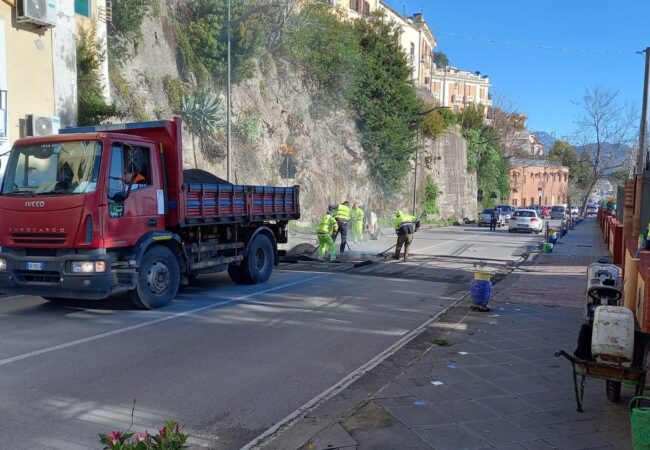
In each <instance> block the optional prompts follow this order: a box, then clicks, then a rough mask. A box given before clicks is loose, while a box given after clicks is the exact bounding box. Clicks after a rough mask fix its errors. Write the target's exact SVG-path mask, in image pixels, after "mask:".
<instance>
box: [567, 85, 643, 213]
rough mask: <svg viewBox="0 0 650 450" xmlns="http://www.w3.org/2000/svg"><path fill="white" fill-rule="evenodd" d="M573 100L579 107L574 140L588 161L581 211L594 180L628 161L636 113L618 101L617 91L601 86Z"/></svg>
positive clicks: (617, 169)
mask: <svg viewBox="0 0 650 450" xmlns="http://www.w3.org/2000/svg"><path fill="white" fill-rule="evenodd" d="M576 104H577V105H578V106H579V107H580V108H581V110H582V111H581V114H580V116H578V117H577V119H576V127H577V130H576V134H575V140H576V143H578V145H580V146H581V147H582V153H583V154H582V157H583V160H585V161H588V162H589V163H590V165H591V171H590V173H589V177H588V184H587V186H588V188H587V190H586V192H585V193H584V196H585V198H584V201H583V203H582V211H583V212H584V211H585V209H586V207H587V202H588V201H589V196H590V195H591V192H592V191H593V189H594V186H595V185H596V183H598V181H599V180H602V179H603V178H605V177H606V176H607V175H609V174H610V173H612V172H616V171H619V170H622V169H625V168H626V166H627V165H628V164H629V161H630V151H631V148H630V145H631V144H633V142H634V136H635V132H636V126H637V124H638V114H637V111H636V109H635V108H634V107H631V106H629V105H627V104H625V103H622V102H620V100H619V96H618V91H614V90H608V89H606V88H604V87H602V86H596V87H594V88H590V89H586V90H585V92H584V95H583V96H582V100H581V101H580V102H576Z"/></svg>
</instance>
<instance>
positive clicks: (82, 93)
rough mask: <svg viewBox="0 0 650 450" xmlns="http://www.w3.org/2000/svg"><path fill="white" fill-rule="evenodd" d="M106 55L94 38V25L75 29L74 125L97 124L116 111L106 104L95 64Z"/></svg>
mask: <svg viewBox="0 0 650 450" xmlns="http://www.w3.org/2000/svg"><path fill="white" fill-rule="evenodd" d="M105 57H106V55H105V54H104V53H103V52H102V48H101V45H100V44H99V41H98V40H97V29H96V28H95V27H90V28H83V27H80V28H79V30H78V32H77V97H78V99H77V101H78V106H77V107H78V116H77V123H78V125H97V124H100V123H102V122H105V121H106V120H108V119H109V118H111V117H114V116H116V115H117V114H118V111H117V108H116V107H115V105H113V104H108V103H106V100H105V99H104V94H103V86H102V83H101V80H100V77H99V67H100V65H101V63H102V61H103V59H104V58H105Z"/></svg>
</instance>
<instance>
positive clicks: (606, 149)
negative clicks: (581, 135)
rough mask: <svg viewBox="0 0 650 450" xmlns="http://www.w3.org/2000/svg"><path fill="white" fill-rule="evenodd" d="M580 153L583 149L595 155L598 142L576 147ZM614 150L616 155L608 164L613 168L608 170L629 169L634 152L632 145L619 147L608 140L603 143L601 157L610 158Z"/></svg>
mask: <svg viewBox="0 0 650 450" xmlns="http://www.w3.org/2000/svg"><path fill="white" fill-rule="evenodd" d="M576 150H577V151H578V153H581V152H583V151H587V152H590V153H591V155H592V156H595V153H596V144H587V145H582V146H580V147H576ZM612 152H614V157H613V160H612V162H611V164H608V165H609V166H610V167H611V169H610V170H609V171H608V172H618V171H620V170H627V167H628V164H629V162H630V153H631V152H632V147H630V146H629V145H625V144H623V145H619V146H618V147H616V146H614V145H612V144H608V143H607V142H606V143H604V144H603V147H602V150H601V157H602V158H603V159H609V155H610V154H611V153H612Z"/></svg>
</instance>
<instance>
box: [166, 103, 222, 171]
mask: <svg viewBox="0 0 650 450" xmlns="http://www.w3.org/2000/svg"><path fill="white" fill-rule="evenodd" d="M177 113H178V114H179V115H180V116H181V118H182V119H183V121H184V122H185V123H186V124H187V126H188V128H189V130H190V133H192V150H193V152H194V167H196V168H198V161H197V158H196V145H195V142H194V137H195V136H198V138H199V141H200V145H201V147H203V142H204V140H205V139H210V138H212V137H214V134H215V133H216V132H217V130H219V129H221V128H224V127H225V125H226V112H225V106H224V104H223V101H222V100H221V98H220V97H219V96H218V95H217V94H216V93H214V92H210V91H200V92H197V93H195V94H190V95H186V96H184V97H183V99H182V101H181V105H180V108H179V110H178V111H177Z"/></svg>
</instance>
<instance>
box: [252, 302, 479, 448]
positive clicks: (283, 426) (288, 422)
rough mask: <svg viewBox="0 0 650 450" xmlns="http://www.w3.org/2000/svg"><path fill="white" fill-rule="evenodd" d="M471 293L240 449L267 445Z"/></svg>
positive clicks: (442, 310)
mask: <svg viewBox="0 0 650 450" xmlns="http://www.w3.org/2000/svg"><path fill="white" fill-rule="evenodd" d="M468 295H469V294H466V295H463V296H462V297H460V298H459V299H457V300H456V301H454V302H453V303H452V304H451V305H449V306H446V307H444V308H443V309H441V310H440V311H439V312H438V313H437V314H436V315H435V316H433V317H431V318H430V319H429V320H427V321H426V322H424V323H423V324H422V325H420V326H418V327H417V328H414V329H412V330H411V331H409V332H408V333H407V334H405V335H404V336H403V337H402V338H401V339H400V340H398V341H397V342H395V343H394V344H393V345H391V346H390V347H388V348H387V349H386V350H384V351H383V352H381V353H380V354H378V355H377V356H375V357H374V358H372V359H371V360H370V361H368V362H366V363H365V364H363V365H362V366H361V367H359V368H358V369H356V370H355V371H353V372H351V373H349V374H348V375H346V376H345V377H343V378H342V379H340V380H339V381H338V382H337V383H336V384H334V385H332V386H330V387H329V388H327V389H325V390H324V391H323V392H321V393H320V394H318V395H317V396H316V397H314V398H312V399H311V400H309V401H308V402H307V403H305V404H304V405H302V406H301V407H300V408H298V409H296V410H295V411H294V412H292V413H291V414H289V415H288V416H287V417H285V418H284V419H282V420H280V421H279V422H278V423H276V424H275V425H273V426H272V427H271V428H269V429H268V430H266V431H265V432H264V433H262V434H260V435H259V436H257V437H256V438H255V439H253V440H252V441H250V442H249V443H248V444H246V445H244V446H243V447H242V448H241V449H240V450H257V449H261V448H262V446H263V445H266V444H267V443H268V442H270V441H272V440H273V439H275V438H276V437H277V436H274V435H275V434H276V433H281V432H283V431H285V430H287V429H288V428H290V427H291V426H292V425H294V424H295V423H296V422H297V421H299V420H300V419H301V418H303V417H304V416H305V415H306V414H307V413H309V412H310V411H312V410H313V409H314V408H316V407H317V406H318V405H320V404H321V403H323V402H325V401H327V400H329V399H330V398H332V397H334V396H335V395H336V394H338V393H339V392H341V391H342V390H344V389H345V388H347V387H348V386H350V385H351V384H352V383H354V382H355V381H356V380H358V379H359V378H361V377H362V376H363V375H364V374H366V373H367V372H369V371H371V370H372V369H374V368H375V367H377V366H378V365H379V364H381V363H382V362H383V361H385V360H386V359H387V358H389V357H390V356H392V355H393V354H394V353H396V352H397V351H398V350H399V349H401V348H402V347H404V345H406V344H407V343H408V342H409V341H411V340H412V339H413V338H415V337H416V336H417V335H418V334H420V332H422V330H424V329H425V328H427V327H428V326H429V325H431V324H432V323H433V322H435V321H436V320H438V318H440V316H442V315H443V314H445V313H446V312H447V311H448V310H449V309H450V308H453V307H454V306H456V305H457V304H459V303H460V302H462V301H463V300H464V299H465V298H466V297H467V296H468Z"/></svg>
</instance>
